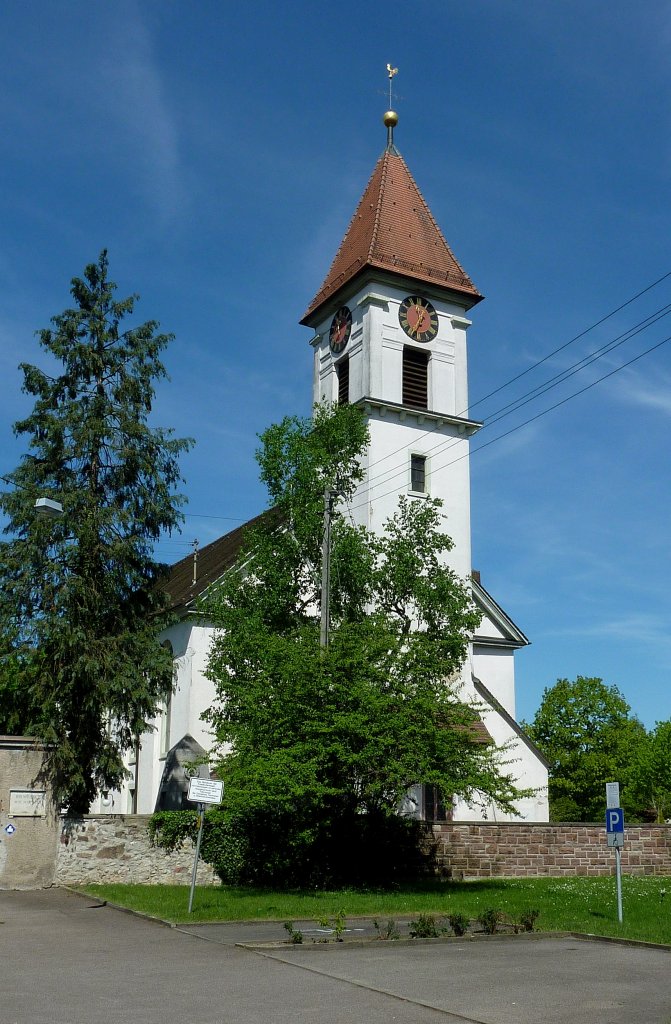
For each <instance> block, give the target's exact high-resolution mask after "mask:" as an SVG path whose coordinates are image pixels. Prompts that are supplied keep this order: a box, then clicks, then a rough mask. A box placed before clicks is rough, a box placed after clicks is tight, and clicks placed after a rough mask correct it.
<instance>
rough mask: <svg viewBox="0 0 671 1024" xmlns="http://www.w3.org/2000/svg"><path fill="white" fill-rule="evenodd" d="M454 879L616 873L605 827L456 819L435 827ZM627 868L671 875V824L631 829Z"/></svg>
mask: <svg viewBox="0 0 671 1024" xmlns="http://www.w3.org/2000/svg"><path fill="white" fill-rule="evenodd" d="M432 830H433V835H434V837H435V840H436V848H437V849H436V852H437V856H438V862H439V865H440V870H441V873H442V874H443V875H444V876H445V877H448V878H523V877H526V878H531V877H539V876H543V875H546V876H550V877H555V878H559V877H561V876H563V875H595V876H596V875H610V874H612V872H613V862H614V855H613V851H612V850H611V849H609V847H608V846H607V843H606V830H605V826H604V825H583V824H577V825H563V824H551V825H550V824H548V825H546V824H533V823H526V822H524V823H516V822H502V823H501V824H485V823H480V822H478V823H473V824H467V823H465V822H463V823H462V822H453V823H449V824H441V825H433V826H432ZM622 871H623V872H624V873H625V874H629V875H669V876H671V825H640V826H639V825H634V826H632V827H630V828H625V833H624V848H623V850H622Z"/></svg>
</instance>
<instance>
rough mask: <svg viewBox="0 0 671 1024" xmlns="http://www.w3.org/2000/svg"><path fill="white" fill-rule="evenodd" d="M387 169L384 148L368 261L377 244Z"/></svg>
mask: <svg viewBox="0 0 671 1024" xmlns="http://www.w3.org/2000/svg"><path fill="white" fill-rule="evenodd" d="M379 163H380V161H379V160H378V162H377V164H376V165H375V168H376V169H377V167H378V164H379ZM388 169H389V150H388V149H385V151H384V153H383V154H382V171H381V174H380V187H379V189H378V192H377V203H376V204H375V217H374V219H373V230H372V232H371V236H370V246H369V248H368V261H369V262H370V260H372V259H373V258H374V253H375V246H376V245H377V237H378V233H379V230H380V217H381V215H382V197H383V195H384V189H385V186H386V184H387V170H388ZM373 173H375V172H373ZM371 181H372V176H371ZM369 184H370V183H369ZM366 191H368V187H366ZM365 195H366V192H364V194H363V197H362V199H361V202H363V198H364V197H365ZM343 241H344V239H343Z"/></svg>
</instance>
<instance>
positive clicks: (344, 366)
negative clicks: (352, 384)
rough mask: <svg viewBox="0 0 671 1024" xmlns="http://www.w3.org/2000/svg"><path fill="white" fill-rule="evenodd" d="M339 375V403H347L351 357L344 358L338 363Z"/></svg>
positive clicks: (337, 371) (337, 370)
mask: <svg viewBox="0 0 671 1024" xmlns="http://www.w3.org/2000/svg"><path fill="white" fill-rule="evenodd" d="M336 373H337V375H338V405H347V403H348V402H349V359H342V360H341V361H340V362H339V363H336Z"/></svg>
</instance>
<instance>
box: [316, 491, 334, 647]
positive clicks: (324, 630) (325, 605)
mask: <svg viewBox="0 0 671 1024" xmlns="http://www.w3.org/2000/svg"><path fill="white" fill-rule="evenodd" d="M335 496H336V492H334V491H332V490H331V489H330V487H329V486H328V484H327V486H326V487H325V489H324V532H323V535H322V590H321V611H322V619H321V631H320V634H319V646H320V647H328V644H329V623H330V607H329V606H330V600H331V513H332V512H333V499H334V498H335Z"/></svg>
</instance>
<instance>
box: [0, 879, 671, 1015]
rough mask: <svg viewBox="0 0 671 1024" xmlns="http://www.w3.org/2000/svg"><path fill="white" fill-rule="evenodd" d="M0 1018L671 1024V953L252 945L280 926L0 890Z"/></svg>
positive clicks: (56, 893)
mask: <svg viewBox="0 0 671 1024" xmlns="http://www.w3.org/2000/svg"><path fill="white" fill-rule="evenodd" d="M0 922H2V923H0V1024H47V1022H48V1024H103V1022H104V1024H178V1022H179V1024H183V1022H189V1024H224V1022H225V1024H285V1022H286V1024H302V1022H308V1021H309V1022H311V1024H344V1022H348V1024H349V1022H357V1024H359V1022H365V1024H383V1022H384V1024H389V1022H396V1024H437V1022H440V1021H444V1022H449V1021H455V1022H457V1021H460V1022H462V1024H468V1022H471V1024H540V1022H543V1024H545V1022H547V1024H564V1022H567V1024H568V1022H570V1024H602V1022H603V1024H606V1022H607V1024H671V952H668V951H665V950H650V949H641V948H635V947H629V946H622V945H617V944H613V943H606V942H589V941H584V940H579V939H566V938H561V939H559V938H553V939H543V938H538V939H532V940H527V941H520V940H519V939H515V938H510V939H505V938H504V939H499V938H495V939H494V940H491V941H481V942H468V941H451V942H448V943H439V944H428V945H412V946H408V945H395V944H393V943H382V942H376V943H370V944H369V945H366V946H352V945H347V944H338V945H335V944H332V945H328V946H323V945H320V946H306V947H290V946H285V947H282V948H281V949H273V950H263V951H252V950H249V949H241V948H238V947H236V946H235V945H234V943H235V942H236V941H247V940H253V939H255V938H271V937H277V938H280V937H283V935H284V933H283V931H282V928H281V925H274V926H268V925H264V926H262V927H259V926H251V925H245V924H242V925H235V926H233V925H227V926H218V925H201V926H197V927H189V928H184V929H181V928H168V927H165V926H163V925H160V924H157V923H155V922H151V921H147V920H144V919H142V918H138V917H135V916H133V915H130V914H126V913H122V912H121V911H118V910H115V909H113V908H112V907H107V906H106V907H98V906H96V904H95V902H94V901H92V900H89V899H86V898H83V897H80V896H77V895H74V894H70V893H67V892H64V891H63V890H58V889H46V890H40V891H37V892H10V891H3V892H0Z"/></svg>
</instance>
